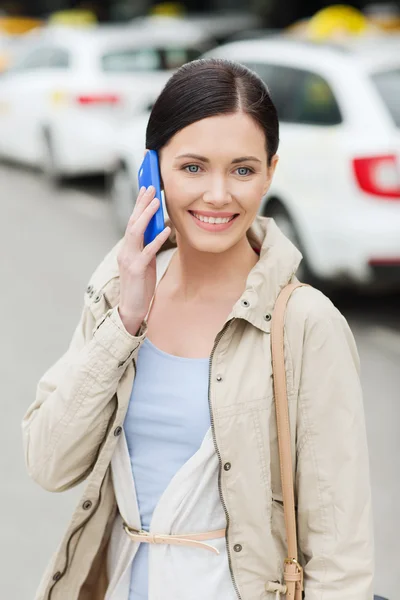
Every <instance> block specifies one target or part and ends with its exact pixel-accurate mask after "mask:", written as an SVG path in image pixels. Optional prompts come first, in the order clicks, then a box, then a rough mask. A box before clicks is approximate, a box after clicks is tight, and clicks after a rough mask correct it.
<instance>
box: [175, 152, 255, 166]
mask: <svg viewBox="0 0 400 600" xmlns="http://www.w3.org/2000/svg"><path fill="white" fill-rule="evenodd" d="M175 158H176V159H178V158H194V159H195V160H201V161H202V162H205V163H209V162H210V160H209V159H208V158H207V157H206V156H201V155H200V154H180V155H179V156H176V157H175ZM246 161H254V162H258V163H261V160H260V159H259V158H257V157H255V156H239V157H238V158H234V159H233V161H232V164H233V165H235V164H237V163H241V162H246Z"/></svg>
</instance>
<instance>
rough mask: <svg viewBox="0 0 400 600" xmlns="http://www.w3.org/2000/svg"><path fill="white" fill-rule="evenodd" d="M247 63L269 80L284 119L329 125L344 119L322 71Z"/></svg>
mask: <svg viewBox="0 0 400 600" xmlns="http://www.w3.org/2000/svg"><path fill="white" fill-rule="evenodd" d="M246 64H247V66H248V67H249V68H251V69H252V70H253V71H255V72H256V73H257V74H258V75H259V76H260V77H261V79H263V81H264V82H265V83H266V84H267V86H268V89H269V91H270V94H271V97H272V99H273V101H274V103H275V106H276V108H277V111H278V115H279V119H280V120H281V121H282V122H287V123H304V124H309V125H326V126H328V125H337V124H339V123H341V122H342V117H341V114H340V109H339V105H338V103H337V101H336V98H335V95H334V93H333V91H332V88H331V87H330V85H329V84H328V82H327V81H326V80H325V79H324V78H323V77H321V76H320V75H317V74H316V73H312V72H311V71H305V70H302V69H293V68H291V67H286V66H281V65H272V64H267V63H246Z"/></svg>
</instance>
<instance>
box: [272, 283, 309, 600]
mask: <svg viewBox="0 0 400 600" xmlns="http://www.w3.org/2000/svg"><path fill="white" fill-rule="evenodd" d="M305 285H306V284H304V283H291V284H289V285H287V286H286V287H285V288H283V290H282V291H281V293H280V294H279V296H278V299H277V301H276V304H275V308H274V311H273V314H272V323H271V351H272V372H273V382H274V395H275V407H276V420H277V429H278V444H279V461H280V470H281V480H282V496H283V507H284V514H285V526H286V536H287V544H288V558H287V561H285V579H286V576H288V577H289V573H290V572H291V573H292V577H293V575H294V574H298V575H299V576H300V575H301V580H297V577H296V585H295V582H294V581H291V582H289V581H288V580H286V583H287V584H289V585H288V593H287V598H288V599H289V598H290V599H291V600H292V598H297V597H298V592H299V591H300V594H301V589H302V587H303V581H302V569H301V567H300V566H299V565H298V562H297V560H298V555H297V532H296V513H295V504H294V482H293V471H292V464H293V463H292V454H291V443H290V426H289V406H288V397H287V387H286V369H285V357H284V324H285V312H286V307H287V303H288V302H289V299H290V297H291V295H292V293H293V292H294V290H296V289H297V288H299V287H303V286H305ZM286 567H287V568H286ZM289 588H291V589H289ZM294 588H296V589H294ZM299 597H300V598H301V595H300V596H299Z"/></svg>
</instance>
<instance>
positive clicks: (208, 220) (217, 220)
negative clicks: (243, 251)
mask: <svg viewBox="0 0 400 600" xmlns="http://www.w3.org/2000/svg"><path fill="white" fill-rule="evenodd" d="M192 215H193V216H194V217H196V219H199V221H202V222H203V223H214V224H219V223H229V221H232V219H233V217H234V215H233V216H232V217H225V218H222V217H203V215H198V214H197V213H192Z"/></svg>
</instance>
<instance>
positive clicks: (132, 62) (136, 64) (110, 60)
mask: <svg viewBox="0 0 400 600" xmlns="http://www.w3.org/2000/svg"><path fill="white" fill-rule="evenodd" d="M200 53H201V52H200V50H196V49H193V48H179V47H176V48H173V47H172V48H141V49H139V48H135V49H126V50H118V51H112V52H108V53H107V54H104V55H103V56H102V57H101V67H102V70H103V71H105V72H107V73H135V72H140V71H160V70H169V69H177V68H179V67H180V66H182V65H183V64H184V63H186V62H189V61H191V60H194V59H195V58H198V57H199V56H200Z"/></svg>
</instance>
